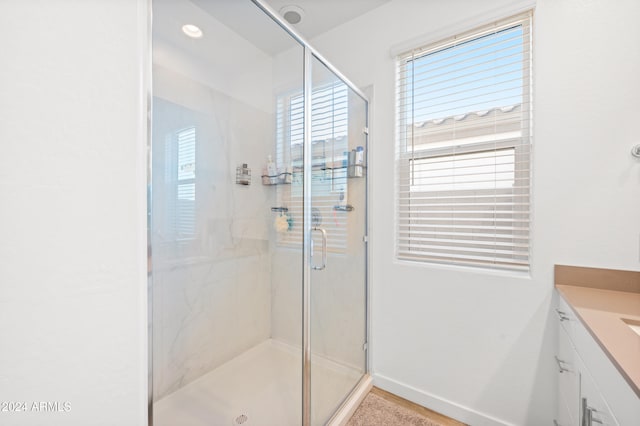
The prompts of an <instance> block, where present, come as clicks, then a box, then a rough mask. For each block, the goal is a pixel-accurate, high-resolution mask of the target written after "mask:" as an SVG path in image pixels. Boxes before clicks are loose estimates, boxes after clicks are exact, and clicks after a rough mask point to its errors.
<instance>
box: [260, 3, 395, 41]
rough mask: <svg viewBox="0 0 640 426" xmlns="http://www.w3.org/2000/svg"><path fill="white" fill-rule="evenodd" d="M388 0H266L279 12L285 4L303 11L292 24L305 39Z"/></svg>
mask: <svg viewBox="0 0 640 426" xmlns="http://www.w3.org/2000/svg"><path fill="white" fill-rule="evenodd" d="M389 1H390V0H266V2H267V3H268V4H269V5H270V6H271V7H272V8H273V9H275V11H276V12H279V11H280V9H282V8H283V7H285V6H290V5H293V6H297V7H299V8H301V9H302V10H303V11H304V14H303V15H304V16H303V19H302V21H301V22H299V23H298V24H296V25H294V28H295V29H296V30H298V32H300V33H301V34H302V35H303V36H304V37H305V38H306V39H311V38H313V37H316V36H318V35H320V34H322V33H324V32H326V31H329V30H330V29H332V28H335V27H337V26H339V25H341V24H344V23H345V22H347V21H350V20H352V19H354V18H356V17H358V16H360V15H363V14H365V13H367V12H369V11H370V10H372V9H375V8H377V7H379V6H381V5H383V4H385V3H388V2H389Z"/></svg>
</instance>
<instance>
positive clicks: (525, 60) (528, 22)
mask: <svg viewBox="0 0 640 426" xmlns="http://www.w3.org/2000/svg"><path fill="white" fill-rule="evenodd" d="M532 21H533V14H532V11H527V12H525V13H521V14H518V15H516V16H512V17H509V18H506V19H503V20H500V21H497V22H495V23H493V24H491V25H485V26H481V27H478V28H476V29H473V30H470V31H467V32H464V33H461V34H459V35H456V36H453V37H449V38H445V39H444V40H442V41H439V42H436V43H431V44H429V45H427V46H424V47H421V48H418V49H413V50H412V51H410V52H405V53H404V54H400V55H398V56H397V58H396V66H397V72H396V85H397V86H396V87H402V88H404V89H407V88H408V87H409V84H411V85H413V84H414V81H413V75H411V73H412V72H413V67H412V66H411V65H409V64H410V63H411V62H412V61H415V60H416V59H418V58H419V57H423V56H425V55H429V54H433V53H437V52H439V51H443V50H446V49H448V48H450V47H453V46H456V45H459V44H463V43H466V42H468V41H474V40H478V39H481V38H482V37H485V36H487V35H489V34H492V33H497V32H499V31H502V30H507V29H511V28H515V27H518V26H522V28H523V35H522V43H523V45H522V47H523V49H522V52H523V53H522V54H523V57H522V62H521V66H522V84H521V88H522V102H521V104H520V105H521V107H522V110H521V116H522V118H521V119H520V134H519V136H516V137H514V135H507V133H508V132H503V134H504V135H505V137H503V138H500V137H497V136H500V133H497V134H494V135H491V136H494V137H492V138H489V137H486V136H485V137H479V138H480V139H485V140H480V141H475V142H468V141H467V143H461V144H459V143H456V141H458V140H464V139H465V138H464V137H463V138H460V139H449V140H448V141H447V142H448V144H447V143H444V146H442V145H441V146H433V147H428V146H427V144H424V146H423V145H419V146H418V149H415V148H416V147H415V145H414V144H415V139H414V126H415V125H416V124H415V123H414V122H413V116H412V115H410V114H411V113H409V114H407V112H409V111H412V107H411V106H409V105H410V104H409V103H408V101H409V97H408V96H405V95H406V93H403V92H402V90H398V91H397V102H396V120H397V122H396V180H397V181H396V185H395V190H396V191H397V193H396V196H395V202H396V211H395V220H396V227H395V232H396V235H395V258H396V260H399V261H407V262H418V263H421V264H426V265H429V264H432V265H433V264H435V265H443V264H444V265H450V266H454V267H465V268H467V267H470V268H476V269H482V270H500V271H502V270H508V271H525V272H527V273H528V272H529V271H530V269H531V247H532V244H531V229H532V226H531V225H532V220H531V214H532V208H531V206H532V167H531V164H532V152H531V151H532V145H533V144H532V142H533V141H532V123H533V121H532V98H533V96H532V90H533V84H532V68H533V64H532V48H533V46H532V39H531V38H532V36H531V31H532ZM525 29H526V31H525ZM408 53H411V55H409V54H408ZM413 63H414V64H415V62H413ZM408 78H411V79H412V80H411V82H410V83H409V84H407V83H406V82H405V83H404V84H401V81H402V80H403V79H405V81H406V79H408ZM408 106H409V107H408ZM473 112H474V111H473V110H471V111H469V112H466V113H465V115H467V114H469V113H473ZM496 113H497V112H496ZM525 117H526V120H527V124H526V125H523V124H522V123H523V121H524V120H525ZM445 119H446V117H445ZM409 126H411V137H408V136H405V137H404V138H403V136H402V132H403V131H404V132H407V134H408V130H407V129H408V128H409ZM476 139H478V138H476ZM409 143H411V145H409ZM502 149H513V150H514V182H517V181H520V182H524V183H525V184H526V190H527V194H526V196H525V195H524V194H521V193H518V192H519V191H520V189H518V188H515V190H514V194H516V195H514V199H515V197H516V196H517V197H525V198H526V202H525V203H519V202H514V206H513V208H512V209H511V210H510V211H509V212H510V213H511V214H512V215H513V216H514V217H516V216H517V215H526V216H527V222H528V227H527V230H526V231H521V230H517V231H516V230H514V231H513V234H512V235H513V240H514V241H515V240H520V239H523V238H524V239H525V240H526V247H527V256H526V262H525V263H524V264H523V265H520V266H516V265H514V264H511V263H509V262H506V263H501V262H498V261H496V260H495V259H494V260H493V261H491V260H489V258H487V260H485V261H483V260H478V259H475V260H468V259H467V260H465V259H464V258H463V257H462V256H460V255H454V254H451V255H450V256H449V257H447V256H441V257H438V256H433V255H416V256H408V255H403V254H402V253H401V252H402V251H403V250H401V248H400V246H401V241H407V240H408V241H409V243H410V240H411V237H410V236H409V237H406V235H407V234H408V235H410V234H411V231H410V230H409V231H406V230H405V231H401V227H402V226H406V227H408V228H409V229H411V225H406V224H405V225H403V224H402V221H403V218H402V217H401V215H402V214H403V213H409V214H411V212H412V210H411V207H406V206H405V207H404V210H403V202H404V203H407V200H411V198H412V197H413V198H414V199H415V198H417V197H418V196H420V195H424V194H425V193H428V192H429V191H416V192H415V193H414V194H412V193H411V192H412V191H411V189H410V186H411V185H412V184H409V190H404V191H406V193H407V194H408V195H402V193H403V189H401V181H402V179H407V180H408V179H411V173H412V162H415V161H418V160H424V159H434V158H438V157H447V156H450V157H453V156H455V155H464V154H471V153H479V152H483V151H495V152H497V151H499V150H502ZM522 158H528V160H527V161H526V162H523V161H520V159H522ZM414 164H415V163H414ZM460 191H463V190H460V189H452V190H449V191H438V192H440V193H443V194H444V196H449V197H452V198H453V197H454V196H455V195H457V194H460V193H461V192H460ZM434 192H435V191H434ZM403 197H407V198H406V199H403ZM409 204H410V201H409ZM496 206H497V204H495V205H494V211H497V207H496ZM404 220H406V221H410V220H411V219H410V217H409V218H404ZM434 227H436V226H434ZM494 227H495V225H494ZM525 234H526V235H525ZM517 245H518V244H517V243H515V242H514V243H513V246H514V247H515V246H517ZM405 250H406V249H405Z"/></svg>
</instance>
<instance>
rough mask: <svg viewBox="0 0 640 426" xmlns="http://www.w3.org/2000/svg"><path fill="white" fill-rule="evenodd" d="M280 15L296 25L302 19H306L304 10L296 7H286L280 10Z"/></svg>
mask: <svg viewBox="0 0 640 426" xmlns="http://www.w3.org/2000/svg"><path fill="white" fill-rule="evenodd" d="M280 15H282V17H283V18H284V19H285V21H287V22H288V23H290V24H292V25H295V24H299V23H300V21H302V18H303V17H304V10H303V9H302V8H301V7H298V6H295V5H289V6H284V7H282V8H281V9H280Z"/></svg>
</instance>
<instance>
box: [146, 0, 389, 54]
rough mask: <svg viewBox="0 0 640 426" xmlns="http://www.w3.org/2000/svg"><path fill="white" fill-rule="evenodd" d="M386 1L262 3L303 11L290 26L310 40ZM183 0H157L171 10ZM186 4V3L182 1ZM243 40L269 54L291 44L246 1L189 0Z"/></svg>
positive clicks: (280, 0)
mask: <svg viewBox="0 0 640 426" xmlns="http://www.w3.org/2000/svg"><path fill="white" fill-rule="evenodd" d="M389 1H390V0H265V2H266V3H267V4H268V5H269V6H270V7H271V8H272V9H274V10H275V11H276V12H278V11H280V9H282V8H283V7H284V6H289V5H294V6H297V7H299V8H301V9H302V10H303V19H302V21H301V22H299V23H298V24H296V25H294V26H293V27H294V28H295V29H296V31H297V32H298V33H299V34H301V35H302V36H303V37H304V38H305V39H307V40H308V39H311V38H313V37H316V36H317V35H319V34H322V33H323V32H326V31H328V30H330V29H332V28H335V27H337V26H339V25H341V24H343V23H345V22H347V21H350V20H351V19H354V18H355V17H357V16H360V15H362V14H364V13H367V12H368V11H370V10H372V9H375V8H376V7H379V6H381V5H382V4H384V3H387V2H389ZM182 2H185V0H178V1H175V0H173V1H172V0H159V3H160V4H162V5H163V6H165V7H168V8H169V9H171V8H172V7H175V6H176V5H177V3H182ZM186 2H187V3H188V1H186ZM191 2H192V4H194V5H196V6H197V7H198V8H199V9H200V10H202V11H204V12H206V13H207V14H208V15H210V16H211V17H213V18H215V19H216V20H217V21H218V22H220V23H222V24H223V25H225V26H226V27H228V28H229V29H231V30H232V31H234V32H236V33H237V34H238V35H240V36H242V37H243V38H245V39H246V40H247V41H249V42H250V43H252V44H253V45H255V46H256V47H258V48H259V49H261V50H262V51H264V52H265V53H268V54H270V55H275V54H277V53H279V52H282V51H284V50H287V49H289V48H291V47H292V46H293V45H294V43H295V42H294V41H293V40H292V39H291V38H290V37H289V36H287V35H286V33H285V32H284V31H282V29H280V28H279V27H278V26H277V25H276V24H275V23H274V22H273V21H272V20H271V19H270V18H268V17H267V15H265V14H264V13H262V11H260V10H259V9H258V7H256V6H255V5H254V4H253V3H252V2H251V1H250V0H191Z"/></svg>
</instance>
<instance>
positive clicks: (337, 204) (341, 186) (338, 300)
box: [305, 56, 367, 425]
mask: <svg viewBox="0 0 640 426" xmlns="http://www.w3.org/2000/svg"><path fill="white" fill-rule="evenodd" d="M310 68H311V84H310V85H309V84H308V85H307V86H306V87H307V89H309V87H310V92H311V93H310V104H311V108H310V123H309V124H310V132H309V133H310V135H309V134H308V135H307V137H308V139H307V143H308V144H310V147H308V148H307V149H308V150H310V160H311V161H310V164H309V163H307V164H305V166H306V168H307V172H308V173H310V175H311V183H310V192H311V197H310V201H311V203H310V206H305V207H307V208H309V207H310V213H311V215H310V222H311V223H310V233H311V238H310V240H311V248H310V261H309V268H310V269H311V271H310V274H309V275H308V276H309V278H310V280H309V281H310V282H309V285H308V286H307V287H306V288H308V290H309V296H310V297H309V299H310V301H309V309H310V318H309V322H310V327H309V328H310V337H309V338H310V347H311V359H310V393H311V397H310V411H311V424H312V425H322V424H325V423H326V422H327V421H328V420H329V419H330V418H331V416H332V415H333V414H334V412H335V410H336V408H337V407H339V406H340V405H341V403H342V402H343V401H344V400H345V399H346V398H347V396H348V395H349V393H350V392H351V391H352V390H353V389H354V388H355V386H356V385H357V384H358V382H359V381H360V379H361V378H362V377H363V375H364V374H365V372H366V315H367V313H366V306H367V303H366V300H367V299H366V298H367V294H366V249H367V244H366V238H365V237H366V220H367V217H366V206H367V200H366V179H367V178H366V176H367V172H366V171H367V169H366V152H367V134H366V128H367V102H366V101H365V100H364V99H363V98H362V97H360V96H359V95H358V94H357V93H356V92H354V91H353V90H352V89H351V88H350V87H349V86H348V85H347V84H345V83H344V82H343V81H342V80H341V79H340V78H339V77H338V76H337V75H336V74H334V73H333V72H332V71H331V70H330V69H329V68H327V67H326V66H325V65H324V64H323V63H322V62H321V61H320V60H319V59H318V58H316V57H315V56H312V59H311V61H310ZM307 77H309V74H307Z"/></svg>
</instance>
